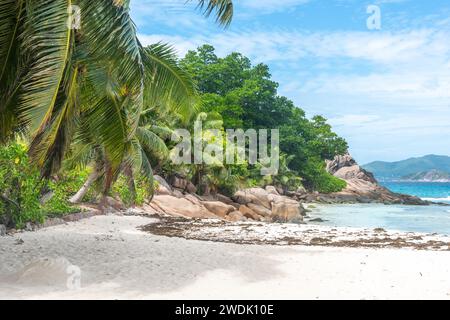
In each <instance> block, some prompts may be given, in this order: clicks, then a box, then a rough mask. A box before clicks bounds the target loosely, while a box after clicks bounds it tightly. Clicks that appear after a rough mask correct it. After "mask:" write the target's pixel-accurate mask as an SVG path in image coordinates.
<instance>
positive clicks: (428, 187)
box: [381, 182, 450, 203]
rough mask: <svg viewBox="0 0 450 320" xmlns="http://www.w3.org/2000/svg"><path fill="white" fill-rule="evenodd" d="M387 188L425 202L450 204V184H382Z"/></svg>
mask: <svg viewBox="0 0 450 320" xmlns="http://www.w3.org/2000/svg"><path fill="white" fill-rule="evenodd" d="M381 184H382V185H383V186H385V187H386V188H388V189H390V190H392V191H394V192H398V193H404V194H410V195H413V196H417V197H419V198H422V199H424V200H429V201H434V202H446V203H450V183H443V182H441V183H440V182H382V183H381Z"/></svg>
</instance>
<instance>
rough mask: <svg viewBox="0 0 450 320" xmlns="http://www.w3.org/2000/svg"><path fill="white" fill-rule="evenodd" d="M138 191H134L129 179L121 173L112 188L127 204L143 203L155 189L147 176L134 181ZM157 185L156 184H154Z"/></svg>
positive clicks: (113, 192) (114, 193) (115, 194)
mask: <svg viewBox="0 0 450 320" xmlns="http://www.w3.org/2000/svg"><path fill="white" fill-rule="evenodd" d="M134 184H135V186H134V188H135V190H136V193H135V194H134V193H133V192H132V189H131V188H130V185H129V179H128V178H127V177H125V176H124V175H120V176H119V178H118V179H117V181H116V183H114V186H113V188H112V194H113V195H114V196H118V197H119V198H120V199H121V200H122V202H123V203H124V204H125V205H126V206H132V205H138V206H140V205H143V204H144V201H145V200H146V199H148V198H149V197H150V195H151V194H152V193H153V190H152V189H151V187H150V183H149V182H148V180H147V179H145V178H139V179H136V180H135V181H134ZM154 187H155V186H154Z"/></svg>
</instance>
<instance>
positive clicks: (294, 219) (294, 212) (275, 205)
mask: <svg viewBox="0 0 450 320" xmlns="http://www.w3.org/2000/svg"><path fill="white" fill-rule="evenodd" d="M271 200H272V221H277V222H290V223H300V222H302V221H303V214H304V213H305V209H304V208H303V206H302V205H301V204H300V203H299V202H297V201H295V200H292V199H289V198H287V197H282V196H275V195H273V196H272V197H271Z"/></svg>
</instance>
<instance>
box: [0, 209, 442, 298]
mask: <svg viewBox="0 0 450 320" xmlns="http://www.w3.org/2000/svg"><path fill="white" fill-rule="evenodd" d="M153 221H155V219H152V218H147V217H139V216H97V217H93V218H89V219H85V220H82V221H79V222H72V223H69V224H66V225H60V226H54V227H50V228H46V229H42V230H39V231H37V232H25V233H18V234H15V235H14V236H6V237H0V299H17V298H19V299H450V252H449V251H415V250H412V249H364V248H335V247H314V246H309V247H305V246H296V245H293V246H274V245H249V244H233V243H221V242H209V241H198V240H186V239H182V238H174V237H172V238H169V237H164V236H156V235H153V234H150V233H147V232H143V231H140V230H139V229H137V227H139V226H142V225H147V224H149V223H151V222H153ZM69 265H74V266H76V267H77V268H79V269H80V271H81V288H79V289H76V288H75V289H74V288H72V290H69V289H68V288H67V280H68V275H67V271H68V269H67V267H68V266H69ZM69 270H73V269H69Z"/></svg>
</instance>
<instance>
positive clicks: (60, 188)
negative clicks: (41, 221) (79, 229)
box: [43, 169, 95, 215]
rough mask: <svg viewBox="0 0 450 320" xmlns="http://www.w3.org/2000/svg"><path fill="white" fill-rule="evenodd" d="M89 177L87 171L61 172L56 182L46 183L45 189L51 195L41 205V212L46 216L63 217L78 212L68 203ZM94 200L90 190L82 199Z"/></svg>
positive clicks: (92, 192) (93, 193)
mask: <svg viewBox="0 0 450 320" xmlns="http://www.w3.org/2000/svg"><path fill="white" fill-rule="evenodd" d="M88 175H89V170H88V169H83V170H81V169H73V170H70V171H63V172H62V173H61V174H60V175H59V176H58V177H57V179H56V180H50V181H48V184H47V188H48V189H49V192H51V193H52V194H53V195H52V197H51V199H50V200H49V201H47V202H46V203H45V204H44V205H43V210H44V211H45V213H46V214H47V215H64V214H68V213H75V212H79V211H80V210H79V209H78V208H76V207H74V206H73V205H71V204H70V203H69V201H68V199H69V198H70V196H72V195H74V194H75V193H76V192H77V191H78V190H79V189H80V188H81V186H82V185H83V184H84V182H85V181H86V179H87V177H88ZM94 198H95V192H94V190H90V191H89V192H88V194H87V195H86V196H85V197H84V201H92V200H94Z"/></svg>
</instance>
